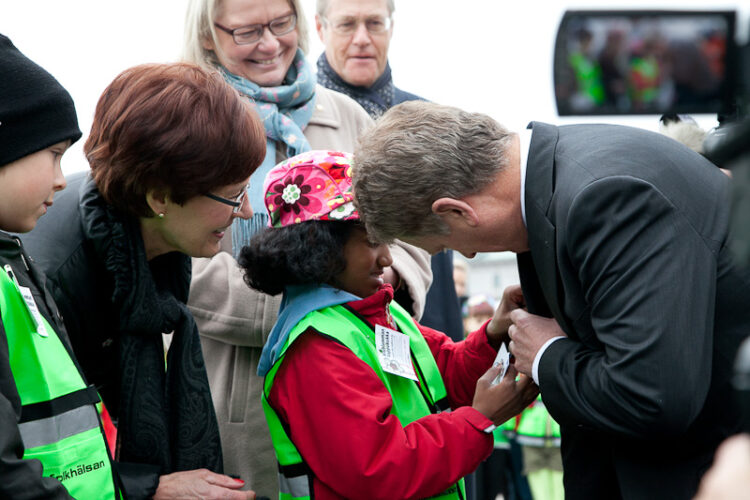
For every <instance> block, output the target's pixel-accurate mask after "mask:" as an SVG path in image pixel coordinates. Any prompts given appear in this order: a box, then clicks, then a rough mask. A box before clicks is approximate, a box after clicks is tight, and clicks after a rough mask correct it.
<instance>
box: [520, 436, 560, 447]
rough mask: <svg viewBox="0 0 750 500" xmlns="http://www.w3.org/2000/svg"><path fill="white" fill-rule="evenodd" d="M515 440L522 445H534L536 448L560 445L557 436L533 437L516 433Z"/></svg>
mask: <svg viewBox="0 0 750 500" xmlns="http://www.w3.org/2000/svg"><path fill="white" fill-rule="evenodd" d="M516 442H517V443H518V444H521V445H524V446H534V447H536V448H545V447H556V448H559V447H560V443H561V439H560V438H559V437H535V436H524V435H522V434H517V435H516Z"/></svg>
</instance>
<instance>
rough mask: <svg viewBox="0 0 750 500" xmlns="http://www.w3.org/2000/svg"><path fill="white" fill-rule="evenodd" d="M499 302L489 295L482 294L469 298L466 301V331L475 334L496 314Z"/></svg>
mask: <svg viewBox="0 0 750 500" xmlns="http://www.w3.org/2000/svg"><path fill="white" fill-rule="evenodd" d="M496 305H497V301H496V300H495V299H493V298H492V297H490V296H489V295H486V294H483V293H480V294H475V295H472V296H471V297H469V299H468V300H467V301H466V317H465V318H464V331H466V332H467V333H469V332H473V331H474V330H476V329H477V328H479V327H480V326H482V324H483V323H484V322H485V321H487V320H489V319H490V318H492V315H493V314H495V307H496Z"/></svg>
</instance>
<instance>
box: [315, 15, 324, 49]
mask: <svg viewBox="0 0 750 500" xmlns="http://www.w3.org/2000/svg"><path fill="white" fill-rule="evenodd" d="M315 30H316V31H317V32H318V38H320V41H321V42H323V45H325V43H326V41H325V38H323V22H322V21H321V20H320V16H319V15H318V14H315Z"/></svg>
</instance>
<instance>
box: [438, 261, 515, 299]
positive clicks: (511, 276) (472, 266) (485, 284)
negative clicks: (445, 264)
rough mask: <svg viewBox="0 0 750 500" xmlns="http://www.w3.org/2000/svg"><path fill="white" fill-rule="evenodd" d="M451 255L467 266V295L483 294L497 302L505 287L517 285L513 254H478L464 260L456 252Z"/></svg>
mask: <svg viewBox="0 0 750 500" xmlns="http://www.w3.org/2000/svg"><path fill="white" fill-rule="evenodd" d="M453 255H454V259H456V260H459V259H461V260H463V261H465V262H466V264H467V267H468V274H467V280H466V288H467V295H473V294H478V293H484V294H487V295H491V296H492V297H495V298H496V299H498V300H499V299H500V298H501V297H502V295H503V290H504V289H505V287H507V286H509V285H514V284H517V283H519V281H518V267H517V265H516V254H514V253H513V252H496V253H479V254H477V255H476V257H474V258H473V259H466V258H464V257H463V256H462V255H461V254H459V253H458V252H455V253H454V254H453Z"/></svg>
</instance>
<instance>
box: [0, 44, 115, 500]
mask: <svg viewBox="0 0 750 500" xmlns="http://www.w3.org/2000/svg"><path fill="white" fill-rule="evenodd" d="M80 137H81V131H80V130H79V128H78V120H77V117H76V113H75V108H74V106H73V100H72V99H71V97H70V94H68V92H67V91H66V90H65V89H64V88H63V87H62V86H61V85H60V84H59V83H58V82H57V80H55V78H54V77H52V75H50V74H49V73H47V72H46V71H45V70H44V69H42V68H41V67H39V66H38V65H36V64H35V63H34V62H32V61H30V60H29V59H28V58H26V57H25V56H24V55H23V54H22V53H21V52H19V51H18V49H16V47H15V46H14V45H13V44H12V43H11V41H10V40H9V39H8V38H7V37H5V36H3V35H0V267H2V269H0V498H14V499H25V498H55V499H57V498H66V499H67V498H71V497H76V498H108V499H109V498H116V491H117V489H118V488H117V486H116V480H115V477H116V476H115V474H114V472H113V467H112V463H111V461H110V458H109V453H108V451H107V446H106V440H105V437H104V433H103V431H102V430H101V428H102V427H101V425H100V419H99V414H98V412H97V409H96V406H95V403H96V402H97V401H98V396H97V394H96V391H95V390H92V389H91V388H89V387H87V384H86V382H85V379H84V377H83V374H82V373H81V371H80V369H79V367H78V364H77V362H76V360H75V358H74V356H73V354H72V352H73V351H72V349H71V347H70V343H69V341H68V337H67V334H66V333H65V329H64V326H63V323H62V318H61V317H60V315H59V314H58V313H57V307H56V306H55V304H54V302H53V300H52V298H51V297H50V296H49V295H47V293H46V292H45V289H44V279H43V277H42V273H40V272H38V271H36V269H34V267H33V265H32V262H31V260H30V259H29V258H28V256H27V255H26V253H25V252H24V250H23V248H22V247H21V241H20V240H19V239H18V238H17V237H15V236H12V235H10V234H8V233H7V232H6V231H9V232H27V231H30V230H31V229H33V228H34V226H35V225H36V222H37V220H38V219H39V217H41V216H42V215H44V214H45V213H46V212H47V207H49V206H51V205H52V202H53V198H54V195H55V193H56V192H57V191H59V190H61V189H63V188H64V187H65V178H64V177H63V175H62V170H61V168H60V159H61V157H62V155H63V154H64V153H65V151H66V150H67V149H68V147H70V145H71V144H72V143H73V142H75V141H77V140H78V139H79V138H80Z"/></svg>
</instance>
